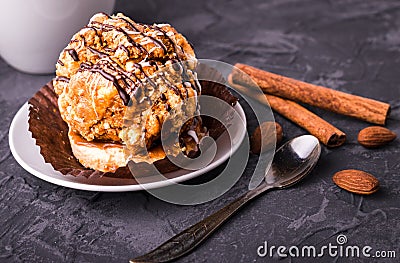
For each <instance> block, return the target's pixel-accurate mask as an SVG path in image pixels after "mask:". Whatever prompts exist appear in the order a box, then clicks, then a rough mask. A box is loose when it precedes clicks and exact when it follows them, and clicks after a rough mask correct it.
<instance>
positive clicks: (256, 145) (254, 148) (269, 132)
mask: <svg viewBox="0 0 400 263" xmlns="http://www.w3.org/2000/svg"><path fill="white" fill-rule="evenodd" d="M275 132H276V133H275ZM275 134H276V136H274V135H275ZM282 137H283V130H282V127H281V125H279V123H277V122H272V121H267V122H263V123H261V124H260V126H258V127H257V128H256V129H255V130H254V132H253V135H252V136H251V138H250V150H251V152H252V153H254V154H260V153H263V152H265V151H268V150H270V149H271V148H272V147H273V146H274V143H275V138H276V145H278V144H279V143H280V142H281V141H282Z"/></svg>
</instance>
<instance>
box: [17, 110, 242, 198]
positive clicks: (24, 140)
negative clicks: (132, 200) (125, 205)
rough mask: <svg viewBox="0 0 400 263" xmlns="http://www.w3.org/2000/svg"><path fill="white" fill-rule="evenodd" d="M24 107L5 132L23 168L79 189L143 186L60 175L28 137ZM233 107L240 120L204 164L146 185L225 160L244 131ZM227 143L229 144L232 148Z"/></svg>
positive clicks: (135, 188) (192, 173)
mask: <svg viewBox="0 0 400 263" xmlns="http://www.w3.org/2000/svg"><path fill="white" fill-rule="evenodd" d="M28 108H29V105H28V104H27V103H26V104H24V105H23V106H22V107H21V109H20V110H19V111H18V112H17V114H16V115H15V117H14V119H13V121H12V123H11V126H10V133H9V142H10V148H11V152H12V154H13V155H14V158H15V159H16V160H17V162H18V163H19V164H20V165H21V166H22V167H23V168H24V169H25V170H26V171H28V172H29V173H31V174H33V175H34V176H36V177H38V178H40V179H42V180H45V181H47V182H50V183H53V184H56V185H60V186H65V187H69V188H74V189H80V190H88V191H100V192H125V191H138V190H142V189H143V186H142V185H140V184H137V183H135V184H134V183H131V184H130V181H129V180H130V179H119V180H115V179H113V178H105V177H102V178H99V180H97V181H96V180H93V179H90V180H88V179H87V178H85V177H75V176H72V175H63V174H61V173H60V172H58V171H55V170H54V169H53V167H52V166H51V165H50V164H49V163H45V161H44V159H43V157H42V155H41V154H40V148H39V146H37V145H36V144H35V140H34V139H33V138H32V136H31V133H30V132H29V130H28V113H29V111H28ZM235 109H236V111H237V112H238V114H239V116H240V117H241V119H242V120H241V123H233V124H232V125H234V127H233V129H232V130H233V131H234V133H233V134H232V138H231V140H232V144H231V141H230V138H229V135H228V134H227V133H226V132H225V133H223V134H222V135H221V136H220V137H219V138H218V139H217V141H216V143H217V147H218V148H217V153H216V156H215V158H214V160H213V161H212V162H211V163H210V164H209V165H208V166H207V167H204V168H203V169H200V170H196V171H188V170H183V169H182V170H178V171H174V172H171V173H168V174H165V176H166V177H169V178H173V179H168V180H166V181H162V182H161V181H153V182H149V183H146V185H145V186H146V188H147V189H150V188H159V187H163V186H167V185H170V184H172V183H178V182H182V181H185V180H189V179H191V178H194V177H196V176H199V175H201V174H204V173H206V172H208V171H210V170H212V169H214V168H216V167H217V166H219V165H221V164H222V163H223V162H224V161H226V160H227V159H228V158H229V157H230V156H231V155H232V154H233V153H234V152H235V151H236V150H237V149H238V148H239V146H240V144H241V143H242V141H243V139H244V137H245V133H246V129H245V127H246V117H245V114H244V111H243V108H242V107H241V106H240V104H239V103H237V105H236V106H235ZM234 119H235V118H234ZM236 119H237V118H236ZM231 145H233V147H232V148H231ZM167 175H170V176H167ZM100 179H101V180H100Z"/></svg>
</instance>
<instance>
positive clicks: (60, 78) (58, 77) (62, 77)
mask: <svg viewBox="0 0 400 263" xmlns="http://www.w3.org/2000/svg"><path fill="white" fill-rule="evenodd" d="M56 81H63V82H67V83H68V82H69V78H67V77H64V76H57V77H56Z"/></svg>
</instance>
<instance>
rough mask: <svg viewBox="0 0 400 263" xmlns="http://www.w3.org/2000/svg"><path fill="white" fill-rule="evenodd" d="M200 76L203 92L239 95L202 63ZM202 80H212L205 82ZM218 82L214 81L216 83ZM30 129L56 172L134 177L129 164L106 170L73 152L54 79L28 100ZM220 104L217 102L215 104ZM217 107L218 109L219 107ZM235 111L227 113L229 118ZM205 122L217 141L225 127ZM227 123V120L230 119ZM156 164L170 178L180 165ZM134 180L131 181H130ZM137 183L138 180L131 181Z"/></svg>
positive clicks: (228, 96)
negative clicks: (89, 165) (85, 162)
mask: <svg viewBox="0 0 400 263" xmlns="http://www.w3.org/2000/svg"><path fill="white" fill-rule="evenodd" d="M198 77H199V79H200V81H199V82H200V84H201V86H202V94H203V95H209V96H214V97H217V98H219V99H222V100H224V101H226V102H227V103H228V104H230V105H232V106H234V105H235V104H236V102H237V98H236V97H235V96H233V95H232V93H231V92H230V91H229V90H228V88H227V87H226V86H225V85H223V84H220V83H225V80H224V79H223V77H222V76H221V74H220V73H219V72H218V71H216V70H214V69H212V68H208V67H207V66H202V65H200V66H199V69H198ZM201 79H212V80H213V81H206V80H201ZM214 81H215V82H214ZM28 103H29V104H30V107H29V131H30V132H31V133H32V137H33V138H34V139H35V140H36V145H38V146H39V147H40V154H41V155H42V156H43V158H44V160H45V162H46V163H50V164H51V165H52V166H53V168H54V169H55V170H56V171H59V172H61V173H62V174H64V175H67V174H68V175H72V176H75V177H86V178H92V179H93V180H96V181H98V180H99V178H104V177H106V178H108V177H111V178H118V179H132V180H134V179H133V177H132V174H131V172H130V171H129V168H128V167H121V168H119V169H117V170H116V172H114V173H110V172H108V173H105V172H101V171H96V170H93V169H90V168H86V167H84V166H83V165H82V164H81V163H80V162H79V161H78V160H77V159H76V158H75V156H74V155H73V153H72V150H71V145H70V142H69V139H68V125H67V124H66V123H65V122H64V121H63V119H62V118H61V115H60V112H59V109H58V104H57V94H56V93H55V92H54V89H53V85H52V82H51V81H50V82H49V83H47V84H46V85H45V86H43V87H42V88H41V89H40V90H39V91H38V92H37V93H36V94H35V95H34V96H33V97H32V98H31V99H30V100H29V101H28ZM216 107H217V105H216ZM216 110H217V108H216ZM231 114H232V112H226V114H225V115H226V116H224V117H226V119H227V120H229V119H230V118H229V116H230V115H231ZM202 119H203V124H204V126H205V127H207V129H208V131H209V136H211V137H212V138H214V139H215V140H216V139H217V138H218V137H219V136H220V135H221V134H222V133H223V132H224V131H225V127H224V126H223V125H222V124H221V123H220V122H219V121H217V120H215V119H213V118H210V117H202ZM227 122H228V121H227ZM154 165H155V167H156V168H157V169H158V170H159V172H161V173H162V174H164V175H165V176H166V177H167V178H168V173H170V172H172V171H176V170H179V169H180V168H179V167H177V166H176V165H174V164H173V163H172V162H170V161H169V160H168V158H165V159H163V160H159V161H156V162H155V163H154ZM141 166H143V167H142V169H144V170H145V169H146V165H144V164H143V165H141V164H138V167H139V168H140V167H141ZM129 182H131V180H129ZM132 183H135V182H132Z"/></svg>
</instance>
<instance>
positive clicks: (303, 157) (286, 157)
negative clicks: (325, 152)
mask: <svg viewBox="0 0 400 263" xmlns="http://www.w3.org/2000/svg"><path fill="white" fill-rule="evenodd" d="M320 154H321V146H320V144H319V141H318V139H317V138H315V137H314V136H312V135H303V136H300V137H296V138H294V139H292V140H290V141H289V142H287V143H285V144H284V145H282V146H281V147H280V148H279V149H278V150H277V151H276V153H275V156H274V160H273V162H272V165H271V168H270V169H269V171H268V172H267V173H266V175H265V182H266V184H267V185H269V186H270V187H277V188H285V187H289V186H292V185H293V184H295V183H297V182H299V181H300V180H302V179H303V178H304V177H305V176H306V175H307V174H309V173H310V171H311V170H312V169H313V168H314V167H315V165H316V164H317V162H318V159H319V156H320Z"/></svg>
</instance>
